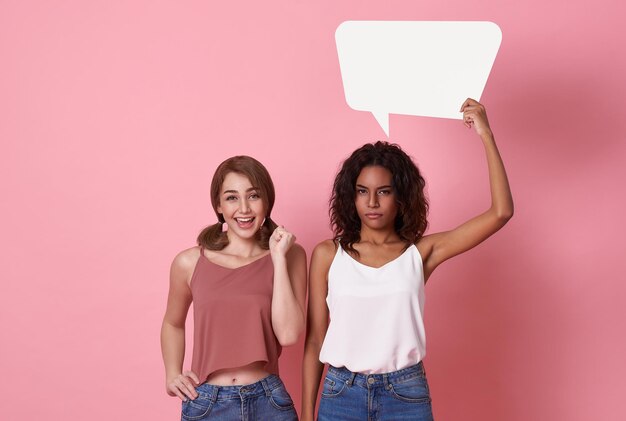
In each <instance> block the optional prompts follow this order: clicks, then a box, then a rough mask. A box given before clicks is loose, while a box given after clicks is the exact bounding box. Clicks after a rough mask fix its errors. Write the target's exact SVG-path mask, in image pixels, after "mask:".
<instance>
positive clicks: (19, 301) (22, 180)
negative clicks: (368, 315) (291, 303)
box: [0, 0, 626, 421]
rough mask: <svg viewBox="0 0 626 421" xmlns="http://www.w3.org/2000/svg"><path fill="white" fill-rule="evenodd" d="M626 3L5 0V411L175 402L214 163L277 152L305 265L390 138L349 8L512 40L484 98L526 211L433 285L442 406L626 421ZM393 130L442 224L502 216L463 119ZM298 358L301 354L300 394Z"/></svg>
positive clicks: (1, 49) (143, 414)
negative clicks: (179, 262) (182, 322)
mask: <svg viewBox="0 0 626 421" xmlns="http://www.w3.org/2000/svg"><path fill="white" fill-rule="evenodd" d="M622 4H623V3H622V2H618V1H617V0H615V1H611V0H600V1H595V2H591V1H582V0H573V1H570V2H566V3H563V2H545V1H544V0H530V1H525V2H513V3H511V2H495V1H488V0H478V1H473V2H467V1H460V0H451V1H449V2H445V4H443V3H442V2H426V1H422V0H420V1H386V2H380V1H363V0H352V1H342V2H337V1H329V0H323V1H316V2H313V1H310V2H305V1H281V2H246V3H240V2H231V3H229V2H204V1H203V2H198V1H188V2H174V1H156V2H155V1H147V0H142V1H109V0H107V1H104V0H100V1H88V2H85V1H77V0H74V1H71V0H67V1H57V2H45V1H40V2H35V1H10V0H3V1H1V2H0V60H2V62H1V66H0V140H1V142H2V143H1V145H2V149H1V150H2V152H1V153H0V168H1V177H0V188H1V196H2V207H1V212H2V218H0V224H1V225H0V229H1V231H0V232H2V237H3V241H2V250H1V253H0V256H1V257H0V258H1V259H2V260H1V265H0V280H1V283H0V323H1V330H0V332H1V338H2V339H1V340H2V342H1V346H0V355H1V358H0V373H2V381H1V382H0V401H1V404H0V419H2V420H18V419H20V420H35V419H59V420H61V419H83V418H85V417H87V418H88V419H90V420H95V421H99V420H112V419H119V420H131V419H146V420H147V419H150V420H172V419H176V418H177V417H178V411H179V405H178V404H177V402H176V400H175V399H173V398H169V397H167V396H166V395H165V392H164V378H163V369H162V363H161V356H160V348H159V329H160V323H161V318H162V315H163V311H164V307H165V300H166V294H167V286H168V279H167V277H168V269H169V264H170V262H171V260H172V258H173V257H174V255H175V254H176V253H177V252H178V251H179V250H181V249H183V248H186V247H189V246H191V245H193V244H194V239H195V236H196V234H197V232H198V231H199V230H200V229H201V228H202V227H203V226H204V225H206V224H208V223H211V222H213V221H214V216H213V215H212V211H211V208H210V205H209V197H208V191H209V182H210V178H211V175H212V172H213V170H214V168H215V166H216V165H217V164H218V163H219V162H221V161H222V160H223V159H225V158H226V157H229V156H231V155H234V154H249V155H253V156H255V157H257V158H258V159H260V160H261V161H262V162H264V163H265V164H266V165H267V167H268V168H269V170H270V172H271V173H272V175H273V177H274V180H275V182H276V187H277V191H278V192H277V193H278V202H277V206H276V212H275V216H276V218H275V219H276V220H277V221H280V222H281V223H283V224H284V225H286V226H287V227H288V228H290V229H291V230H293V231H294V232H295V233H296V234H297V235H298V238H299V241H300V242H301V243H302V244H303V245H304V247H305V248H306V249H307V252H308V253H309V255H310V252H311V250H312V248H313V246H314V244H315V243H317V242H318V241H320V240H322V239H323V238H326V237H328V235H329V230H328V224H327V208H326V203H327V199H328V195H329V188H330V184H331V181H332V178H333V176H334V174H335V171H336V169H337V167H338V164H339V162H340V161H341V159H343V158H345V157H346V156H347V155H348V154H349V153H350V151H352V150H353V149H354V148H356V147H358V146H360V145H361V144H363V143H364V142H367V141H372V140H376V139H380V138H383V137H384V134H383V132H382V130H381V129H380V127H379V126H378V124H377V123H376V121H375V120H374V118H373V117H372V116H371V115H370V114H368V113H365V112H357V111H354V110H351V109H350V108H349V107H348V106H347V105H346V103H345V100H344V97H343V89H342V84H341V78H340V73H339V68H338V63H337V57H336V51H335V44H334V30H335V28H336V27H337V26H338V25H339V24H340V23H341V22H342V21H344V20H490V21H493V22H496V23H497V24H498V25H499V26H500V28H501V29H502V32H503V42H502V45H501V48H500V53H499V55H498V57H497V59H496V62H495V65H494V67H493V69H492V73H491V76H490V79H489V81H488V83H487V86H486V89H485V92H484V94H483V98H482V100H483V102H484V103H485V104H486V105H487V107H488V112H489V116H490V119H491V122H492V126H493V129H494V131H495V133H496V138H497V140H498V143H499V146H500V149H501V152H502V154H503V156H504V158H505V161H506V163H507V168H508V171H509V175H510V179H511V184H512V187H513V190H514V196H515V202H516V215H515V217H514V219H513V220H512V221H511V222H510V224H509V225H508V226H507V227H506V228H505V229H504V230H503V231H502V232H501V233H499V234H498V235H496V236H495V237H494V238H493V239H491V240H490V241H488V242H487V243H485V244H483V245H481V246H480V247H478V248H477V249H475V250H473V251H471V252H470V253H467V254H465V255H463V256H461V257H458V258H456V259H454V260H452V261H451V262H449V263H448V264H446V265H444V266H443V267H442V268H441V269H439V270H438V271H437V272H436V273H435V275H434V276H433V277H432V278H431V281H430V282H429V284H428V285H427V296H428V300H427V301H428V302H427V310H426V317H427V331H428V352H429V354H428V356H427V358H426V367H427V370H428V375H429V380H430V383H431V391H432V395H433V404H434V410H435V416H436V418H437V419H438V420H480V421H492V420H493V421H496V420H498V421H500V420H512V421H516V420H568V421H582V420H604V421H617V420H623V419H626V406H625V405H624V393H625V391H626V389H625V386H626V385H625V380H624V379H625V378H626V367H625V363H624V361H625V360H624V355H626V335H624V329H623V323H624V318H625V317H626V307H625V306H624V304H623V303H624V300H625V298H626V297H625V295H626V284H625V283H624V282H623V281H624V272H625V270H626V267H625V264H624V258H623V247H624V246H623V237H624V231H625V230H624V228H625V224H624V222H623V215H624V214H626V206H625V200H624V189H623V186H622V181H623V180H624V179H625V176H626V174H625V172H626V171H625V170H624V164H625V160H624V158H625V152H626V143H625V142H624V133H625V132H626V123H625V121H626V119H624V115H625V113H626V105H625V104H626V101H625V98H626V89H625V87H626V83H625V80H624V75H625V74H626V55H624V49H625V48H626V43H625V42H624V41H625V40H626V35H625V32H624V29H623V17H624V16H626V9H625V7H624V6H623V5H622ZM459 42H463V40H459ZM467 48H472V45H468V46H467ZM391 139H392V140H393V141H395V142H398V143H400V144H401V145H402V146H403V147H404V148H405V150H406V151H408V152H409V153H410V154H411V155H412V156H414V157H415V159H416V160H417V162H418V163H419V165H420V166H421V168H422V169H423V171H424V172H425V174H426V176H427V181H428V186H429V192H430V199H431V204H432V207H431V209H432V211H431V215H432V217H431V229H432V230H433V231H437V230H443V229H447V228H451V227H453V226H455V225H456V224H458V223H460V222H462V221H463V220H465V219H466V218H468V217H470V216H472V215H474V214H476V213H477V212H480V211H482V210H483V209H485V207H486V206H488V184H487V173H486V165H485V161H484V157H483V152H482V147H481V145H480V142H479V141H478V139H477V137H476V136H475V135H473V134H472V133H470V132H468V131H467V130H466V129H465V128H464V127H463V126H462V124H461V123H460V122H458V121H453V120H440V119H427V118H418V117H409V116H393V115H392V116H391ZM375 340H376V337H375V336H373V337H372V341H375ZM363 346H365V347H366V346H367V344H363ZM301 352H302V344H301V343H300V344H299V345H297V346H294V347H291V348H289V349H285V352H284V354H283V355H284V357H283V358H282V361H281V369H282V375H283V377H284V379H285V381H286V383H287V386H288V388H289V389H290V390H291V392H292V394H293V396H294V399H295V400H296V404H297V405H298V406H299V402H300V358H301Z"/></svg>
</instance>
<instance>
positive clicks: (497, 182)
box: [480, 130, 513, 222]
mask: <svg viewBox="0 0 626 421" xmlns="http://www.w3.org/2000/svg"><path fill="white" fill-rule="evenodd" d="M480 137H481V139H482V141H483V145H484V147H485V153H486V156H487V165H488V169H489V185H490V190H491V211H492V212H494V213H495V215H496V216H497V217H498V218H499V219H502V220H503V221H504V222H506V221H507V220H509V219H510V218H511V217H512V216H513V197H512V195H511V189H510V187H509V180H508V178H507V175H506V170H505V168H504V163H503V162H502V158H501V157H500V152H499V151H498V147H497V146H496V142H495V140H494V137H493V133H492V132H491V130H487V131H485V132H484V133H481V135H480Z"/></svg>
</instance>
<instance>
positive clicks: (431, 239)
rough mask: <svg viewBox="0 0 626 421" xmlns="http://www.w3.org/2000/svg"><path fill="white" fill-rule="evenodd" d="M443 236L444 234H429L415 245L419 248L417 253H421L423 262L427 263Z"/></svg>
mask: <svg viewBox="0 0 626 421" xmlns="http://www.w3.org/2000/svg"><path fill="white" fill-rule="evenodd" d="M442 235H443V233H440V232H438V233H435V234H428V235H425V236H423V237H422V238H420V239H419V240H418V241H417V243H415V247H417V251H419V253H420V256H421V257H422V260H424V261H427V260H428V259H429V257H430V255H431V254H432V252H433V248H434V245H435V243H436V242H437V241H438V239H439V238H440V237H441V236H442Z"/></svg>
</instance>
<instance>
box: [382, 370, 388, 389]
mask: <svg viewBox="0 0 626 421" xmlns="http://www.w3.org/2000/svg"><path fill="white" fill-rule="evenodd" d="M383 384H384V385H385V389H389V377H388V376H387V373H383Z"/></svg>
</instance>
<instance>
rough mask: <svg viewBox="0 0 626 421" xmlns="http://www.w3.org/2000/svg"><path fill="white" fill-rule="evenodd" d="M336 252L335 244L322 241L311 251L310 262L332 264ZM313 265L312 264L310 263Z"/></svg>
mask: <svg viewBox="0 0 626 421" xmlns="http://www.w3.org/2000/svg"><path fill="white" fill-rule="evenodd" d="M336 252H337V243H336V242H335V241H334V240H324V241H322V242H321V243H319V244H318V245H316V246H315V248H314V249H313V256H312V258H311V259H312V261H315V262H317V263H318V264H322V265H325V266H326V265H328V266H330V263H331V262H332V260H333V258H334V257H335V253H336ZM311 264H313V263H311Z"/></svg>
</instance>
